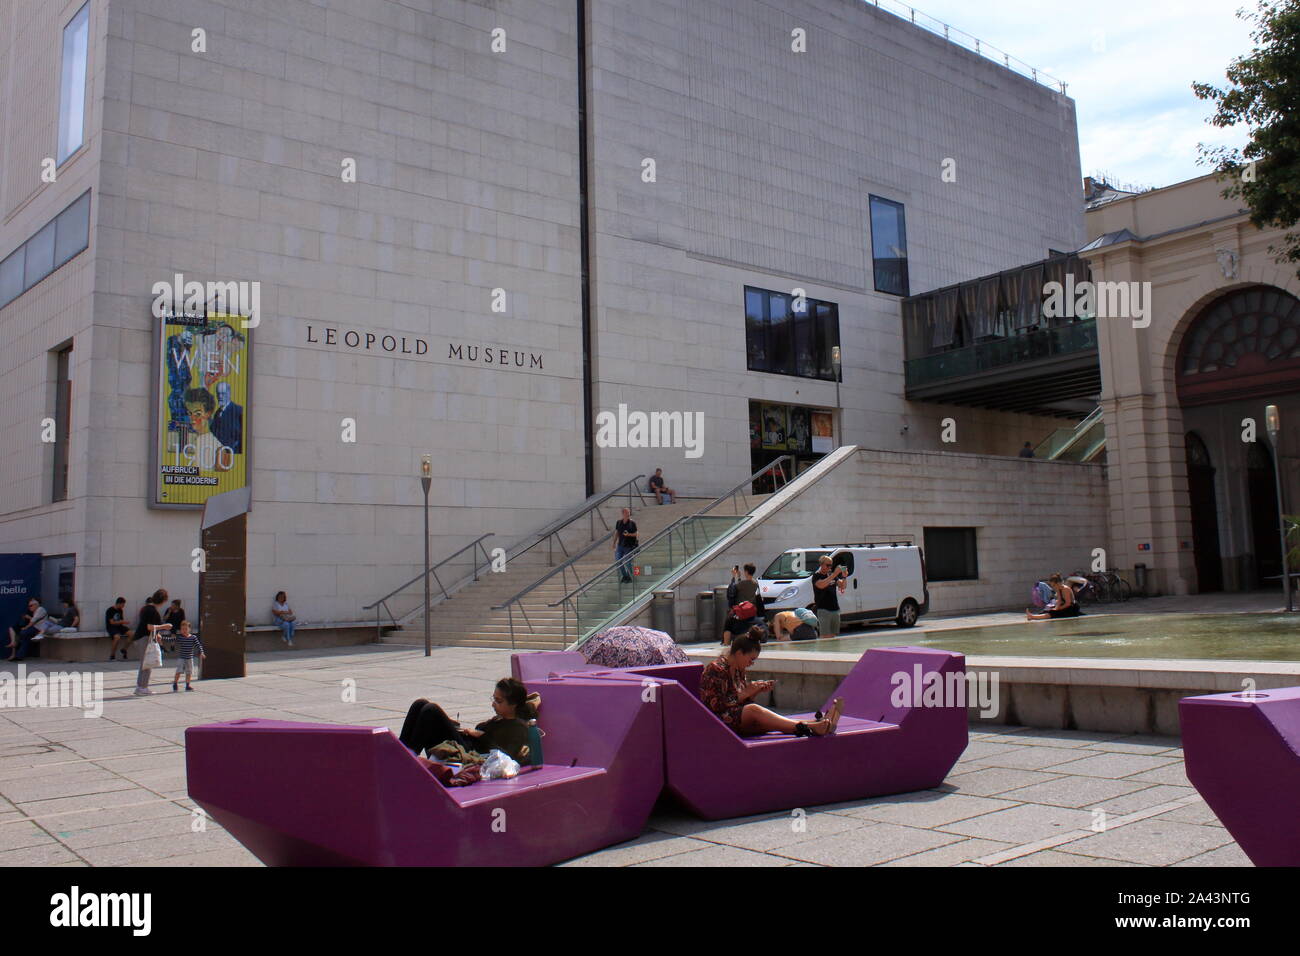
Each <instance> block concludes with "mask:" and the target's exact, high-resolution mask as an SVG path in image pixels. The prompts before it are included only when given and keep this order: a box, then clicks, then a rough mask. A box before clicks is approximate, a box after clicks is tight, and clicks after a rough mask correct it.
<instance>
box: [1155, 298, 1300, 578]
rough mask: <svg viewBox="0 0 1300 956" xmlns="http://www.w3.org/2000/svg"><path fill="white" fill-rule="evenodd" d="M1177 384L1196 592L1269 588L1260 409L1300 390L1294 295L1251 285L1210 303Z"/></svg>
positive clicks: (1270, 523)
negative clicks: (1233, 588) (1185, 452)
mask: <svg viewBox="0 0 1300 956" xmlns="http://www.w3.org/2000/svg"><path fill="white" fill-rule="evenodd" d="M1175 382H1176V386H1177V394H1178V404H1179V405H1180V406H1181V408H1182V410H1183V416H1184V422H1185V424H1186V426H1187V428H1188V431H1187V437H1186V450H1187V479H1188V494H1189V497H1190V504H1191V508H1192V539H1193V540H1192V549H1193V552H1194V555H1195V564H1196V576H1197V589H1198V590H1200V591H1212V590H1219V589H1220V588H1222V587H1224V586H1225V583H1227V584H1228V586H1230V587H1231V586H1235V587H1237V588H1250V587H1260V586H1265V585H1269V584H1274V583H1276V582H1269V581H1268V580H1267V578H1268V577H1269V576H1270V575H1272V576H1276V575H1277V574H1279V573H1280V567H1281V559H1280V555H1279V554H1278V553H1277V551H1278V544H1277V542H1278V516H1277V497H1276V488H1277V485H1276V482H1275V480H1274V475H1273V455H1274V450H1273V449H1272V447H1271V446H1270V444H1269V440H1268V436H1267V434H1266V433H1265V429H1264V421H1263V412H1264V406H1265V405H1267V404H1270V403H1279V402H1281V401H1282V399H1283V396H1286V395H1291V394H1295V393H1300V299H1297V298H1296V297H1295V296H1293V295H1291V294H1290V293H1289V292H1287V291H1285V290H1283V289H1279V288H1276V287H1274V286H1269V285H1251V286H1244V287H1238V288H1236V289H1233V290H1231V291H1229V292H1227V293H1225V294H1223V295H1221V296H1219V297H1217V298H1215V299H1213V300H1211V301H1210V302H1209V303H1207V304H1205V305H1204V306H1203V307H1202V308H1201V309H1200V311H1199V312H1198V313H1197V314H1196V316H1195V317H1194V318H1193V319H1192V320H1191V321H1190V323H1189V324H1188V326H1187V329H1186V332H1185V333H1184V335H1183V337H1182V341H1181V343H1180V345H1179V350H1178V359H1177V363H1176V366H1175ZM1248 421H1253V422H1254V423H1255V424H1254V427H1253V429H1252V428H1251V426H1250V425H1248V424H1247V422H1248ZM1252 431H1253V437H1254V441H1253V442H1252V441H1250V440H1248V438H1249V436H1250V435H1251V434H1252ZM1221 545H1223V546H1224V547H1223V548H1222V550H1221ZM1225 552H1226V556H1225ZM1225 579H1226V582H1225Z"/></svg>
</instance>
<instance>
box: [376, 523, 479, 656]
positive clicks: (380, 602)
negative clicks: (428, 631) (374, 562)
mask: <svg viewBox="0 0 1300 956" xmlns="http://www.w3.org/2000/svg"><path fill="white" fill-rule="evenodd" d="M494 534H495V533H494V532H492V531H489V532H488V533H487V534H483V535H479V536H478V537H477V538H475V539H474V540H473V541H471V542H470V543H469V544H467V545H465V546H464V547H463V548H460V549H458V550H456V551H453V552H452V553H451V554H449V555H447V557H445V558H443V559H442V560H441V561H439V562H438V563H437V564H434V565H430V566H429V569H428V570H427V571H421V572H420V573H419V574H417V575H416V576H415V577H413V578H411V580H409V581H407V582H406V583H405V584H403V585H401V586H400V587H396V588H394V589H393V590H391V591H389V592H388V593H387V594H385V595H384V596H383V597H381V598H380V599H379V600H377V601H375V603H374V604H365V605H362V608H361V610H363V611H369V610H370V609H371V608H374V609H375V631H376V633H377V634H379V635H380V636H382V633H381V632H382V628H383V625H382V624H381V623H380V617H379V608H380V607H381V606H382V607H383V609H384V612H385V613H386V614H387V615H388V619H389V620H390V621H391V622H392V626H393V627H397V626H398V624H397V618H395V617H394V616H393V612H392V609H391V608H389V606H388V599H389V598H390V597H392V596H393V595H394V594H396V593H397V592H398V591H405V590H406V589H407V588H409V587H410V586H411V585H412V584H414V583H415V582H416V581H419V580H422V579H423V578H426V577H428V576H429V575H430V574H432V575H433V579H434V580H435V581H437V582H438V589H439V590H440V591H442V596H443V599H444V600H446V599H448V598H450V597H451V595H450V594H448V593H447V587H446V585H444V584H443V583H442V579H441V578H439V577H438V569H439V568H440V567H442V566H443V565H444V564H447V563H448V562H449V561H453V560H455V559H456V558H458V557H460V556H461V555H462V554H464V553H465V552H466V551H469V550H470V549H471V548H474V547H478V548H479V549H480V550H481V551H482V552H483V558H484V564H485V565H486V564H491V563H492V559H491V557H490V556H489V555H488V553H487V548H484V547H483V542H484V541H486V540H487V539H488V538H491V537H493V536H494ZM479 567H480V565H479V564H478V563H477V562H475V564H474V568H473V572H472V573H473V577H474V580H475V581H477V580H478V572H479ZM427 610H428V609H427V608H426V613H427ZM377 639H378V638H376V640H377Z"/></svg>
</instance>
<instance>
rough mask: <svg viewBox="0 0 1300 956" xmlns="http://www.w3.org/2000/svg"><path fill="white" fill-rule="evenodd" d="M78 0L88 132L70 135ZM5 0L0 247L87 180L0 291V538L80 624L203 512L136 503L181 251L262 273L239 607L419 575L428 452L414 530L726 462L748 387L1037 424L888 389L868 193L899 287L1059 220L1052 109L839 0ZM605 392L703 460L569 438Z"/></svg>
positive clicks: (160, 572)
mask: <svg viewBox="0 0 1300 956" xmlns="http://www.w3.org/2000/svg"><path fill="white" fill-rule="evenodd" d="M83 7H84V8H85V14H84V16H85V17H86V31H87V42H86V52H85V55H84V61H83V64H82V65H83V68H84V74H85V75H84V86H85V90H84V93H85V95H84V118H83V124H82V132H83V135H82V140H83V141H82V144H81V145H80V146H79V147H78V148H77V149H75V150H73V151H72V152H71V154H70V155H69V156H67V157H59V156H56V153H57V152H58V150H59V130H60V128H61V125H66V122H67V116H66V102H64V101H65V100H66V96H65V95H64V94H65V92H66V89H65V88H66V85H67V83H66V79H65V74H66V70H65V69H64V68H63V64H64V62H65V57H64V56H63V47H64V45H65V41H66V38H67V34H68V28H69V25H70V24H72V23H73V21H74V20H75V18H77V17H78V16H81V15H83V14H82V10H83ZM0 18H3V22H0V38H2V39H0V77H4V78H5V79H4V80H3V81H0V151H2V152H0V261H3V260H5V259H6V257H9V256H11V254H13V253H15V251H16V250H19V249H20V248H26V244H27V243H28V242H29V240H32V239H33V237H35V236H38V235H39V234H41V230H42V228H43V227H44V226H45V224H46V223H48V222H50V221H51V220H53V219H54V218H55V217H56V216H58V215H59V214H60V213H61V212H62V211H63V210H65V209H67V208H68V207H69V206H70V205H71V204H72V203H73V202H74V200H76V199H77V198H78V197H80V196H82V195H83V194H84V193H85V192H86V191H87V190H89V191H90V198H89V216H88V224H87V237H86V248H85V250H84V251H81V252H80V253H78V254H76V255H74V256H73V257H72V258H71V259H70V260H69V261H68V262H66V264H63V265H61V266H59V267H58V268H55V269H53V271H51V272H50V274H49V275H48V276H46V277H44V278H43V279H41V280H40V281H38V282H36V283H34V284H32V285H31V286H30V287H29V288H24V289H23V290H22V291H21V293H20V294H19V295H17V296H15V297H13V298H12V299H10V300H8V301H5V300H0V301H3V302H4V304H3V305H0V436H2V437H3V440H4V442H5V447H6V449H7V450H8V452H9V453H8V454H7V455H5V456H4V457H3V458H0V550H3V551H11V552H13V551H35V552H40V553H43V554H46V555H51V556H66V557H67V558H68V559H69V560H71V561H72V562H73V563H74V564H75V575H76V578H75V580H76V588H75V590H76V596H77V598H78V600H79V601H80V603H81V604H82V607H83V611H84V612H85V613H86V615H87V617H88V618H91V617H92V616H93V617H96V618H97V617H98V615H99V613H100V612H101V611H102V609H103V607H104V606H105V605H106V604H108V603H110V602H111V601H112V600H113V598H114V597H115V596H116V595H118V594H122V595H125V596H126V597H127V598H128V602H129V604H130V605H131V606H135V605H136V604H137V603H138V602H139V601H140V600H141V599H142V598H143V597H144V596H145V595H146V594H147V593H149V592H150V591H152V590H153V589H154V588H155V587H158V586H163V587H165V588H167V589H168V590H169V591H170V592H171V593H172V595H173V596H179V597H181V598H182V599H183V600H185V602H186V604H187V606H192V605H193V604H194V603H195V601H196V595H197V582H196V576H195V575H194V574H193V573H192V571H191V557H190V555H191V550H192V549H193V548H194V547H195V546H196V545H197V543H198V520H199V519H198V514H197V513H196V512H176V511H160V510H156V509H152V508H150V507H149V506H148V498H149V495H150V487H149V478H148V475H147V473H146V470H147V469H146V465H147V460H148V453H149V445H150V440H151V439H150V435H151V416H152V399H151V393H150V389H151V376H152V375H153V374H154V373H153V370H152V366H151V361H152V360H151V354H152V349H153V339H154V335H155V332H154V329H155V322H156V319H155V318H154V317H153V315H152V314H151V312H150V304H151V300H152V295H151V292H150V290H151V288H152V287H153V285H154V283H156V282H157V281H159V280H160V279H169V278H170V277H172V276H173V275H175V274H178V273H179V274H182V275H184V276H186V277H187V278H192V279H197V280H199V281H228V280H236V281H250V282H252V281H256V282H259V283H260V284H261V285H260V288H261V322H260V324H259V326H258V327H257V328H256V330H255V331H254V333H253V336H254V346H253V347H254V361H253V379H252V398H251V402H250V403H251V406H252V408H251V418H250V421H251V434H250V441H251V445H252V475H251V485H252V491H253V502H254V505H253V512H252V515H251V517H250V535H249V558H250V581H251V582H254V584H253V585H252V587H251V589H250V594H249V599H248V616H249V619H250V620H253V621H265V620H267V619H268V618H269V603H270V600H271V595H272V594H273V593H274V592H275V591H276V590H281V589H283V590H286V591H288V592H289V593H290V596H291V600H292V601H293V602H294V603H295V605H296V606H297V607H298V608H300V609H301V611H300V613H301V615H302V616H303V617H306V618H309V619H314V620H317V621H325V620H335V621H342V620H355V619H357V618H358V617H360V616H361V611H360V609H361V607H362V605H364V604H366V603H369V602H370V601H373V600H374V599H375V598H377V597H378V596H379V595H381V594H383V593H384V592H386V591H388V590H390V589H391V588H393V587H396V586H397V585H398V584H400V583H401V582H402V581H404V580H406V579H407V578H409V577H410V576H412V575H413V574H415V573H416V572H417V570H418V568H419V562H420V556H421V549H422V544H421V535H420V503H421V499H420V492H419V484H418V473H419V472H418V469H419V462H420V456H421V455H422V454H424V453H429V454H431V455H432V458H433V476H434V481H433V491H432V495H431V503H432V508H433V510H432V527H433V529H434V543H433V553H434V555H435V558H436V557H438V556H440V555H443V554H447V553H449V552H451V551H453V550H455V549H456V548H459V547H461V546H462V545H464V544H466V543H467V542H469V541H471V540H473V539H474V538H475V537H477V536H478V535H480V534H483V533H485V532H488V531H491V532H494V533H495V534H496V536H497V540H498V541H499V542H500V543H502V544H505V543H508V542H510V541H513V540H517V539H519V538H520V537H521V536H523V535H524V534H526V533H527V532H528V531H530V530H532V529H535V528H537V527H539V526H541V525H543V524H544V523H545V522H546V521H548V520H550V519H551V518H553V517H555V516H556V515H558V514H560V513H561V512H563V511H564V510H566V509H568V508H571V507H573V506H575V505H577V504H579V503H580V502H581V501H582V500H583V499H584V498H585V497H586V496H587V495H588V493H589V492H590V491H592V490H603V489H607V488H611V487H613V486H615V485H617V484H619V483H621V482H623V481H625V480H627V479H629V478H631V477H633V476H634V475H638V474H649V473H650V472H652V471H653V469H654V468H655V467H657V466H663V467H664V468H665V470H666V471H667V472H668V475H669V478H670V482H671V483H672V484H674V485H675V486H676V487H677V488H678V490H679V491H685V492H688V493H692V494H700V495H708V494H716V493H719V492H721V491H723V490H724V489H725V488H727V487H730V486H731V485H734V484H735V483H737V482H739V481H740V480H742V479H743V478H744V477H745V476H746V475H748V474H750V472H751V470H752V461H753V459H752V457H751V454H750V447H749V418H750V403H751V402H763V403H777V404H785V405H791V406H805V407H808V408H815V409H822V410H827V411H831V412H833V413H834V416H835V433H836V434H835V438H836V442H837V443H838V444H849V443H851V444H857V445H860V446H864V447H871V448H880V449H886V450H897V451H900V452H904V451H926V450H931V451H933V450H941V449H942V450H952V451H957V452H961V453H969V454H1006V455H1009V454H1014V452H1015V450H1016V449H1017V448H1019V446H1020V445H1021V444H1022V442H1023V441H1024V440H1029V439H1037V438H1039V437H1041V436H1042V435H1043V434H1044V433H1046V432H1047V431H1049V430H1050V429H1051V428H1052V427H1053V424H1054V423H1053V422H1051V421H1048V420H1045V419H1041V418H1037V417H1034V416H1024V415H1010V414H1005V413H998V412H984V411H978V410H973V409H968V408H946V407H941V406H933V405H917V404H912V403H908V402H906V401H905V400H904V398H903V371H902V361H903V352H902V344H901V326H900V318H899V301H900V297H899V295H897V294H890V293H887V292H881V291H877V290H876V288H875V284H874V283H873V241H872V221H871V208H872V207H871V197H872V196H876V197H878V198H879V199H882V200H885V201H887V202H888V203H892V204H895V206H896V207H901V209H902V210H903V213H904V216H905V223H906V260H907V264H908V273H909V275H908V289H909V290H910V291H912V292H918V291H923V290H925V289H930V288H935V287H938V286H942V285H944V284H947V283H951V282H955V281H957V280H960V279H963V278H967V277H969V276H973V275H981V274H986V273H990V272H994V271H997V270H999V269H1003V268H1007V267H1011V266H1014V265H1018V264H1020V263H1022V262H1025V261H1032V260H1035V259H1039V258H1042V257H1044V256H1046V255H1047V252H1048V250H1049V249H1063V250H1068V249H1074V248H1077V247H1078V246H1079V245H1081V244H1082V242H1083V238H1084V235H1083V221H1082V213H1081V209H1080V205H1079V191H1078V182H1079V160H1078V147H1077V134H1076V127H1075V116H1074V107H1073V103H1072V101H1071V100H1070V99H1069V98H1068V97H1066V96H1065V95H1063V94H1062V93H1060V92H1058V91H1056V90H1053V89H1050V88H1048V87H1046V86H1043V85H1042V84H1039V83H1035V82H1034V81H1033V80H1031V79H1028V78H1025V77H1022V76H1020V75H1018V74H1016V73H1013V72H1012V71H1010V70H1008V69H1006V68H1004V67H1002V66H1001V65H999V64H996V63H994V62H992V61H990V60H988V59H985V58H983V57H981V56H979V55H977V54H974V53H971V52H969V51H967V50H964V49H962V48H960V47H958V46H956V45H954V44H950V43H947V42H946V41H944V40H943V39H942V37H939V36H937V35H934V34H932V33H929V32H927V31H925V30H923V29H920V28H918V27H915V26H913V25H912V24H910V23H907V22H905V21H903V20H901V19H898V18H896V17H893V16H891V15H889V14H886V13H883V12H881V11H878V10H877V9H875V8H874V7H873V6H871V5H869V4H865V3H861V2H858V0H798V2H795V3H785V4H782V5H779V6H778V5H775V4H769V3H756V4H750V5H744V6H743V7H742V6H739V5H737V4H734V3H732V2H728V0H693V2H687V0H665V2H661V3H655V4H649V5H647V4H639V3H636V2H634V0H586V2H582V3H579V2H576V0H422V2H402V3H399V2H396V0H358V2H357V3H355V4H344V5H337V4H336V5H331V6H323V5H321V4H319V3H316V2H311V0H277V2H276V3H272V4H267V3H251V2H247V0H88V2H82V0H68V2H62V0H60V2H53V3H51V2H43V0H13V2H12V3H10V4H8V5H6V7H5V9H4V10H3V11H2V12H0ZM796 28H799V29H802V30H804V31H806V37H807V49H806V52H798V53H796V52H794V51H793V50H792V48H791V36H792V31H793V30H795V29H796ZM196 31H201V36H202V40H203V42H202V44H201V46H202V49H201V51H200V50H199V49H198V47H199V45H200V44H199V42H198V38H199V36H200V34H199V33H196ZM495 31H504V32H503V33H500V34H498V33H496V32H495ZM580 34H581V35H582V37H583V39H584V41H585V42H580ZM580 90H581V93H582V95H583V98H584V105H585V109H584V111H583V113H582V115H581V116H580V114H579V110H578V103H579V94H580ZM583 120H585V122H581V121H583ZM47 157H54V158H55V160H56V163H55V168H56V171H57V177H56V178H55V179H54V181H52V182H51V181H47V179H46V178H44V177H43V175H42V174H43V171H44V170H45V168H46V165H47V164H44V163H43V160H45V159H46V158H47ZM584 160H585V163H584ZM646 160H653V169H654V177H653V182H648V181H646V170H647V164H646ZM349 161H353V162H354V168H355V174H356V175H355V181H349V180H348V178H347V170H348V163H349ZM945 170H947V171H948V175H945ZM584 188H585V190H586V197H585V202H584V195H583V190H584ZM584 223H585V226H586V230H585V234H584ZM584 238H585V242H584ZM34 254H35V253H34ZM584 265H585V285H584ZM584 288H585V293H584ZM746 288H751V289H758V290H767V291H769V292H771V293H782V294H790V293H792V292H793V290H795V289H802V290H804V292H805V294H806V296H808V297H809V298H811V299H815V300H819V301H821V302H823V303H829V304H832V305H834V306H835V308H836V310H837V315H838V334H839V341H840V345H841V348H842V362H843V373H842V383H841V384H840V386H839V388H838V389H837V388H836V385H835V383H834V382H833V381H829V380H826V379H824V378H812V377H801V376H799V375H790V374H774V373H770V372H763V371H754V370H751V369H750V368H749V363H748V362H747V341H746V292H745V290H746ZM498 290H499V291H498ZM494 305H495V306H496V307H497V308H500V309H502V311H495V310H494ZM389 342H391V343H392V347H391V348H390V347H389V346H388V343H389ZM421 342H422V343H424V347H423V349H422V350H421V349H420V348H418V347H417V343H421ZM353 343H355V344H353ZM69 348H70V349H71V351H70V352H68V351H67V350H68V349H69ZM408 348H409V350H410V351H406V349H408ZM503 366H504V367H503ZM60 383H63V384H62V385H61V384H60ZM61 389H62V392H61ZM60 394H63V395H64V397H65V399H66V408H63V407H61V406H60V401H61V400H60ZM619 404H626V405H627V406H628V407H629V408H631V409H640V410H645V411H653V410H665V411H680V412H701V413H702V414H703V416H704V428H705V431H704V442H703V445H702V447H701V454H700V456H699V457H697V458H692V457H687V456H686V455H685V454H684V453H683V451H682V450H681V449H671V450H665V449H645V448H617V447H615V448H602V447H596V446H595V445H594V443H593V442H591V441H590V431H591V427H590V422H591V419H592V417H594V416H595V415H596V414H598V413H599V412H601V411H603V410H613V409H616V408H617V406H618V405H619ZM64 417H66V423H65V424H66V428H65V429H64V430H63V431H62V432H61V434H60V441H56V442H53V443H51V442H47V441H42V423H43V422H44V421H45V420H46V419H50V418H55V419H60V421H63V418H64ZM945 417H952V418H953V419H955V421H956V424H957V430H956V436H957V441H956V443H955V444H953V443H948V444H945V443H944V442H943V441H942V440H941V437H940V428H939V422H940V420H941V419H942V418H945ZM345 419H351V420H353V421H355V423H356V432H357V440H356V441H355V442H345V441H343V440H342V437H341V436H342V433H343V428H344V424H343V423H344V420H345ZM61 427H62V426H61ZM588 460H589V462H590V466H588ZM64 464H66V471H64V470H63V465H64ZM588 471H590V474H589V473H588ZM56 472H57V473H58V474H60V475H63V474H66V487H64V486H63V484H62V482H63V479H62V478H57V477H56Z"/></svg>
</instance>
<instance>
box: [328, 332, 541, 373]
mask: <svg viewBox="0 0 1300 956" xmlns="http://www.w3.org/2000/svg"><path fill="white" fill-rule="evenodd" d="M307 343H308V344H310V345H329V346H336V347H340V348H345V349H349V350H356V351H360V352H386V353H388V354H391V355H428V354H429V340H428V339H424V338H421V337H419V336H414V335H393V334H388V333H382V332H370V331H362V330H358V329H336V328H328V327H326V328H321V327H317V326H311V325H309V326H307ZM543 357H544V356H543V354H542V353H538V352H523V351H519V350H516V349H508V348H506V347H505V346H499V345H496V346H494V345H466V344H464V343H457V342H448V343H447V358H448V359H449V360H455V361H458V362H469V363H472V364H474V365H493V366H496V367H498V368H507V367H509V368H532V369H540V368H543V365H542V360H543Z"/></svg>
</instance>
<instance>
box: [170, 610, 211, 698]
mask: <svg viewBox="0 0 1300 956" xmlns="http://www.w3.org/2000/svg"><path fill="white" fill-rule="evenodd" d="M176 650H177V652H178V654H179V656H178V657H177V658H176V673H175V674H173V675H172V693H173V694H174V693H176V691H178V690H179V689H180V688H178V687H177V686H176V685H177V682H179V681H180V679H181V672H182V671H184V672H185V689H186V690H193V689H194V688H193V687H191V686H190V678H191V677H193V676H194V655H195V654H196V653H197V654H198V659H199V660H207V657H208V655H207V654H205V653H203V642H202V641H200V640H199V636H198V635H197V634H191V633H190V622H189V621H181V629H180V633H179V634H177V635H176Z"/></svg>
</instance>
